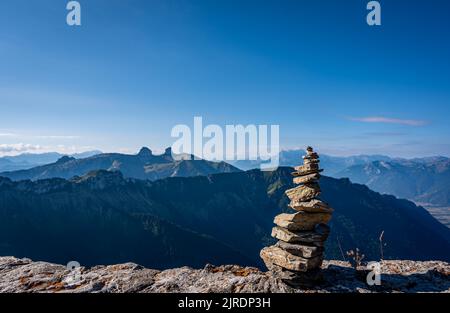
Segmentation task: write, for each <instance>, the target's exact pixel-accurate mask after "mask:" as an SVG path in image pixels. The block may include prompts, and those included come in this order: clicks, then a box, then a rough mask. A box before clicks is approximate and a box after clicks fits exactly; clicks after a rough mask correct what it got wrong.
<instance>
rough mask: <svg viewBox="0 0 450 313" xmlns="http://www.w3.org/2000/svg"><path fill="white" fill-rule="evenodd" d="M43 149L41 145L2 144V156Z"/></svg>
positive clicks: (0, 152)
mask: <svg viewBox="0 0 450 313" xmlns="http://www.w3.org/2000/svg"><path fill="white" fill-rule="evenodd" d="M40 149H41V146H39V145H31V144H24V143H14V144H0V154H6V153H23V152H30V151H38V150H40Z"/></svg>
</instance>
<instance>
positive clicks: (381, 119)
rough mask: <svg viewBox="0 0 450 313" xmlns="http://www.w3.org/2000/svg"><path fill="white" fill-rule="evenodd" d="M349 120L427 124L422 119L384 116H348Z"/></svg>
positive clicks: (410, 124)
mask: <svg viewBox="0 0 450 313" xmlns="http://www.w3.org/2000/svg"><path fill="white" fill-rule="evenodd" d="M349 120H351V121H356V122H363V123H385V124H398V125H406V126H424V125H427V124H428V122H427V121H424V120H408V119H400V118H390V117H384V116H368V117H351V118H349Z"/></svg>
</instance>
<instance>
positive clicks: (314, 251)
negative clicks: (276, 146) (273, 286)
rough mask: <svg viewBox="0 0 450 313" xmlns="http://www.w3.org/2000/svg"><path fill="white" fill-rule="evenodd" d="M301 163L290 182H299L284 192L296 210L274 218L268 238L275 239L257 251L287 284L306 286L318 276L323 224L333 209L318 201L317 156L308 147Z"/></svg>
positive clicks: (324, 235)
mask: <svg viewBox="0 0 450 313" xmlns="http://www.w3.org/2000/svg"><path fill="white" fill-rule="evenodd" d="M306 151H307V154H306V155H305V156H304V157H303V165H302V166H298V167H296V168H295V172H293V173H292V175H293V176H294V183H295V184H297V185H299V186H297V187H295V188H293V189H289V190H287V191H286V195H287V196H288V197H289V199H290V200H291V202H290V204H289V206H290V207H291V208H292V209H293V210H295V211H297V212H296V213H293V214H280V215H278V216H276V217H275V220H274V223H275V224H276V225H277V226H275V227H274V228H273V229H272V237H274V238H276V239H278V240H279V241H278V242H277V243H276V244H275V245H273V246H271V247H266V248H264V249H263V250H261V254H260V255H261V258H262V259H263V261H264V263H265V264H266V266H267V268H268V269H269V270H270V271H272V272H273V273H274V274H275V275H276V276H278V277H279V278H281V279H282V280H283V281H284V282H286V283H288V284H290V285H294V286H296V285H303V284H305V285H307V284H309V283H311V282H314V281H317V280H318V279H320V267H321V265H322V261H323V252H324V248H323V247H324V244H325V241H326V239H327V238H328V234H329V232H330V228H329V227H328V226H327V225H326V224H327V223H328V222H329V221H330V219H331V215H332V212H333V209H332V208H330V207H329V206H328V205H327V204H326V203H325V202H323V201H321V200H319V199H318V198H317V197H318V196H319V195H320V192H321V190H320V185H319V179H320V172H322V170H321V169H320V168H319V162H320V161H319V156H318V154H317V153H316V152H314V151H313V149H312V148H311V147H308V148H307V149H306Z"/></svg>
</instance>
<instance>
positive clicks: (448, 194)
mask: <svg viewBox="0 0 450 313" xmlns="http://www.w3.org/2000/svg"><path fill="white" fill-rule="evenodd" d="M303 152H304V151H303V150H286V151H281V152H280V165H281V166H296V165H297V164H299V162H300V158H299V156H300V155H302V154H303ZM231 164H233V165H234V166H236V167H238V168H240V169H243V170H249V169H253V168H258V167H259V165H260V164H261V162H260V161H236V162H231ZM321 167H322V168H324V174H326V175H328V176H331V177H335V178H345V177H347V178H350V180H351V181H352V182H355V183H360V184H364V185H367V186H369V187H370V188H371V189H372V190H375V191H378V192H381V193H386V194H392V195H395V196H397V197H399V198H406V199H409V200H411V201H414V202H416V203H418V204H420V205H425V206H434V207H450V159H449V158H447V157H442V156H436V157H425V158H414V159H403V158H391V157H388V156H384V155H356V156H348V157H337V156H329V155H321Z"/></svg>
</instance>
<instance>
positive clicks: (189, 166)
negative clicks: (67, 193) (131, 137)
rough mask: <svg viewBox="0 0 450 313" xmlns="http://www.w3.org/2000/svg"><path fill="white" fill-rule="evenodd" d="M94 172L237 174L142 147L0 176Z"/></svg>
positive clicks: (150, 175)
mask: <svg viewBox="0 0 450 313" xmlns="http://www.w3.org/2000/svg"><path fill="white" fill-rule="evenodd" d="M94 170H108V171H120V172H122V173H123V175H124V176H125V177H131V178H137V179H149V180H157V179H161V178H165V177H187V176H198V175H209V174H215V173H229V172H238V171H239V170H238V169H237V168H235V167H233V166H231V165H229V164H227V163H224V162H219V163H218V162H210V161H205V160H193V159H192V158H189V159H183V160H174V159H173V158H172V153H171V150H170V149H167V150H166V152H165V153H164V154H163V155H153V153H152V151H151V150H150V149H148V148H142V149H141V151H140V152H139V153H138V154H137V155H127V154H120V153H104V154H98V155H94V156H91V157H88V158H84V159H75V158H73V157H68V156H64V157H62V158H60V159H59V160H58V161H56V162H55V163H52V164H48V165H43V166H38V167H34V168H31V169H28V170H20V171H13V172H3V173H0V176H3V177H8V178H10V179H12V180H16V181H18V180H26V179H30V180H38V179H47V178H65V179H69V178H72V177H74V176H82V175H85V174H87V173H88V172H90V171H94Z"/></svg>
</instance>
